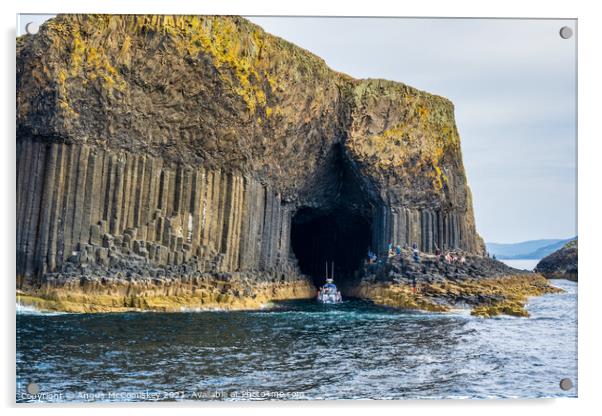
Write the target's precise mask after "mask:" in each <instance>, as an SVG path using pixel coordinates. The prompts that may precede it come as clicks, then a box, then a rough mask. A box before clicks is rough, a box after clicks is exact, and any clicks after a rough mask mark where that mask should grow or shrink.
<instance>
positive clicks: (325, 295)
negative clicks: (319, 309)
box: [316, 288, 343, 304]
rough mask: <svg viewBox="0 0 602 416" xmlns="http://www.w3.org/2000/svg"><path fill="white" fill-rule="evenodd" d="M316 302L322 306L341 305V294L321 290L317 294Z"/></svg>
mask: <svg viewBox="0 0 602 416" xmlns="http://www.w3.org/2000/svg"><path fill="white" fill-rule="evenodd" d="M316 300H317V301H318V302H320V303H324V304H335V303H341V302H342V301H343V298H342V296H341V292H339V291H338V290H337V289H325V288H322V290H320V292H319V293H318V296H317V298H316Z"/></svg>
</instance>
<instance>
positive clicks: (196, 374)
mask: <svg viewBox="0 0 602 416" xmlns="http://www.w3.org/2000/svg"><path fill="white" fill-rule="evenodd" d="M554 284H556V285H559V286H561V287H563V288H564V289H566V290H567V292H566V293H564V294H559V295H546V296H543V297H539V298H534V299H532V300H531V302H530V304H529V307H528V308H529V311H530V312H531V314H532V317H531V318H529V319H524V318H510V317H503V318H495V319H482V318H475V317H471V316H470V315H469V314H467V313H464V312H459V313H452V314H430V313H419V312H413V313H412V312H399V311H393V310H389V309H385V308H380V307H376V306H373V305H371V304H369V303H366V302H362V301H347V302H345V303H344V304H342V305H336V306H321V305H318V304H315V303H313V302H306V301H303V302H282V303H278V304H277V306H276V308H275V309H271V310H264V311H255V312H199V313H180V314H163V313H120V314H91V315H87V314H54V315H45V314H39V313H35V312H34V311H32V310H21V311H20V312H19V313H18V315H17V401H21V402H23V401H137V400H196V399H200V400H204V399H209V400H222V399H228V400H238V399H252V400H263V399H269V398H271V399H274V398H280V399H353V398H374V399H394V398H441V397H446V398H450V397H451V398H460V397H461V398H467V397H470V398H488V397H521V398H526V397H556V396H569V397H575V396H576V394H577V393H576V387H574V388H573V389H571V390H570V391H566V392H565V391H563V390H561V389H560V388H559V381H560V379H561V378H564V377H570V378H572V380H573V382H574V383H575V385H576V384H577V348H576V347H577V346H576V342H577V339H576V334H577V315H576V306H577V298H576V296H577V286H576V284H575V283H573V282H569V281H564V280H562V281H554ZM30 382H35V383H36V384H37V385H38V386H39V393H38V395H34V396H31V395H27V393H26V386H27V385H28V383H30Z"/></svg>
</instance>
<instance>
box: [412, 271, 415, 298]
mask: <svg viewBox="0 0 602 416" xmlns="http://www.w3.org/2000/svg"><path fill="white" fill-rule="evenodd" d="M412 293H413V294H414V295H415V294H416V275H414V276H412Z"/></svg>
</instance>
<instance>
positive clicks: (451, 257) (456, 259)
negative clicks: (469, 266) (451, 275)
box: [443, 253, 466, 264]
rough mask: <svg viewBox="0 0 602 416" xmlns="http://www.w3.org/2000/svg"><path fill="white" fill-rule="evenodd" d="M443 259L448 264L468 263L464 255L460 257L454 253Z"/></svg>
mask: <svg viewBox="0 0 602 416" xmlns="http://www.w3.org/2000/svg"><path fill="white" fill-rule="evenodd" d="M443 259H444V260H445V261H446V262H447V263H459V264H464V263H466V257H465V256H464V255H462V256H460V255H455V254H453V253H447V254H446V255H445V256H444V257H443Z"/></svg>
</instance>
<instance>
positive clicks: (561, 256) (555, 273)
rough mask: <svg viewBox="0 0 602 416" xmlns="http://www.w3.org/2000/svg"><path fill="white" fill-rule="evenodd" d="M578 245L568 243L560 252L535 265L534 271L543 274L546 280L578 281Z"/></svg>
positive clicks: (573, 242)
mask: <svg viewBox="0 0 602 416" xmlns="http://www.w3.org/2000/svg"><path fill="white" fill-rule="evenodd" d="M578 263H579V255H578V243H577V240H573V241H570V242H568V243H566V244H565V245H564V247H562V248H561V249H560V250H557V251H555V252H554V253H552V254H550V255H549V256H546V257H544V258H543V259H541V260H540V262H539V263H537V267H536V268H535V271H537V272H538V273H541V274H543V275H544V276H545V277H547V278H548V279H568V280H572V281H575V282H576V281H577V280H578Z"/></svg>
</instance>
